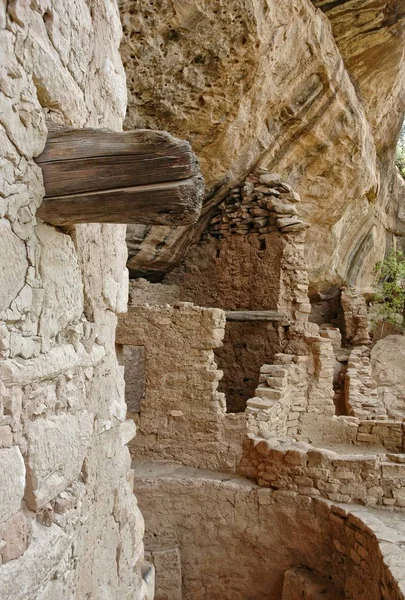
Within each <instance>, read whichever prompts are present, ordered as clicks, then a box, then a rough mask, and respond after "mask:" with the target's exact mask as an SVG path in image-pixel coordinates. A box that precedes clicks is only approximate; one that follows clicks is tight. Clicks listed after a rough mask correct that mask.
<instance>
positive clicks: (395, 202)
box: [120, 0, 405, 292]
mask: <svg viewBox="0 0 405 600" xmlns="http://www.w3.org/2000/svg"><path fill="white" fill-rule="evenodd" d="M360 4H361V6H360V5H359V2H358V1H357V0H348V1H346V2H327V1H326V0H325V1H323V0H320V1H315V2H313V3H312V2H310V1H309V0H304V1H302V0H281V1H277V2H276V1H275V0H274V1H273V0H272V1H271V2H265V1H264V0H236V1H234V2H226V1H225V0H220V1H218V2H215V3H211V2H208V1H206V0H190V2H184V1H182V0H174V1H173V2H170V3H167V2H164V1H159V2H153V3H146V4H143V5H140V4H139V3H138V2H136V1H135V0H121V2H120V6H121V12H122V21H123V27H124V34H125V40H124V42H123V44H122V46H121V53H122V56H123V60H124V66H125V68H126V72H127V81H128V88H129V105H128V114H127V120H126V127H128V128H132V127H140V126H146V127H155V128H161V129H169V130H170V131H171V132H173V133H174V134H175V135H178V136H179V137H184V138H187V139H189V140H190V141H191V143H192V145H193V148H194V150H195V151H196V153H197V155H198V157H199V159H200V161H201V166H202V170H203V173H204V176H205V179H206V183H207V188H208V195H207V199H206V203H205V208H204V209H203V214H202V217H201V218H200V221H199V223H198V224H197V225H196V226H194V227H192V228H184V229H183V228H181V229H180V228H177V229H174V230H171V231H168V229H167V228H156V227H152V228H140V227H137V228H134V230H133V232H132V234H131V235H130V236H129V237H130V246H131V254H132V258H131V260H130V262H129V266H130V268H131V269H132V270H133V271H134V272H140V273H141V274H142V273H144V274H145V273H146V274H148V275H149V276H155V277H156V276H157V275H161V274H163V273H164V272H166V271H167V270H168V269H170V268H171V267H172V266H173V264H174V263H175V262H176V261H178V260H179V259H181V257H182V256H183V255H184V253H185V251H186V250H187V248H188V246H189V245H190V243H193V242H195V241H196V240H198V239H199V238H200V236H201V234H202V232H203V230H204V229H205V227H206V225H207V222H208V221H209V220H210V217H211V216H212V212H213V209H214V206H215V205H217V204H219V203H220V202H221V200H222V199H223V198H224V196H225V195H226V194H227V192H228V191H229V189H231V188H233V187H234V186H235V185H236V184H238V183H239V182H240V181H241V180H242V178H244V177H245V176H246V175H247V174H248V173H249V172H250V171H252V170H253V167H255V166H257V165H262V166H267V167H269V169H270V170H274V171H277V172H278V173H280V174H281V176H282V177H283V178H284V180H287V181H289V182H290V183H291V184H292V185H293V187H294V188H296V189H298V191H299V192H300V194H301V196H302V199H303V211H302V215H303V216H304V218H305V219H306V220H307V221H309V222H310V223H311V224H312V227H311V229H310V233H309V243H308V248H307V260H308V264H309V267H310V271H309V275H310V280H311V282H312V285H313V288H314V289H317V290H320V291H323V292H325V291H327V290H328V289H329V288H331V287H334V286H337V285H340V284H341V283H342V282H348V283H351V284H356V285H359V286H361V287H362V288H363V289H364V288H366V287H367V286H369V285H370V284H371V280H372V270H373V267H374V264H375V263H376V261H377V260H379V259H380V258H381V257H382V255H383V253H384V249H385V246H386V243H389V244H391V243H392V238H393V236H397V235H403V234H404V216H403V212H404V210H403V196H404V193H403V185H402V184H401V182H399V181H397V175H396V171H395V168H394V164H393V156H394V148H395V143H396V137H397V134H398V132H399V129H400V126H401V124H402V118H403V112H404V103H405V94H404V81H405V69H404V61H405V53H404V43H403V40H404V16H405V13H404V7H403V3H402V2H401V1H400V0H377V1H375V0H365V1H364V2H361V3H360ZM401 215H402V216H401Z"/></svg>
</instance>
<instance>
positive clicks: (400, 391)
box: [371, 335, 405, 420]
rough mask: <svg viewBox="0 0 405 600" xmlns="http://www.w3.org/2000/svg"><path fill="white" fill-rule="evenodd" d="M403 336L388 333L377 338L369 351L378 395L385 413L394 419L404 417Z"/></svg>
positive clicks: (404, 346) (404, 355) (404, 348)
mask: <svg viewBox="0 0 405 600" xmlns="http://www.w3.org/2000/svg"><path fill="white" fill-rule="evenodd" d="M404 365H405V337H404V336H402V335H389V336H387V337H385V338H384V339H382V340H379V341H378V342H377V343H376V345H375V346H374V348H373V349H372V351H371V366H372V371H373V378H374V380H375V381H376V383H377V390H378V396H379V398H380V400H381V402H382V403H383V404H384V406H385V408H386V410H387V413H388V415H389V416H390V417H393V418H395V419H400V420H401V419H403V418H405V372H404Z"/></svg>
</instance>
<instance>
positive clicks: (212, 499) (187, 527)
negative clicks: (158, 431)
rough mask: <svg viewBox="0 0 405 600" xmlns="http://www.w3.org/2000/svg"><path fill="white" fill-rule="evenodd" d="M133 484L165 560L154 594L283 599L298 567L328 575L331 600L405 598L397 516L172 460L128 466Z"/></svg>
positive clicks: (154, 549) (155, 551)
mask: <svg viewBox="0 0 405 600" xmlns="http://www.w3.org/2000/svg"><path fill="white" fill-rule="evenodd" d="M134 484H135V491H136V495H137V497H138V499H139V503H140V506H141V509H142V512H143V514H144V516H145V523H146V531H147V534H146V538H145V544H146V547H147V548H150V549H151V553H152V555H153V556H154V557H156V558H157V559H158V562H157V565H159V564H162V562H163V560H164V561H165V565H166V568H165V570H164V572H163V573H161V575H160V576H159V574H158V575H157V580H156V600H166V599H168V598H170V600H189V599H193V600H204V599H206V598H210V599H212V600H223V599H226V600H246V598H249V599H252V600H255V599H259V598H260V599H262V598H271V599H275V598H281V597H282V589H283V584H284V581H285V574H286V572H287V571H289V570H290V569H291V568H296V567H306V568H307V569H310V570H311V572H312V573H313V574H314V576H316V575H317V576H321V577H322V576H323V577H326V578H327V579H328V580H329V581H330V582H331V584H333V586H334V588H335V590H336V592H337V594H338V596H337V597H336V596H335V597H333V600H337V599H339V600H341V599H343V598H345V599H346V600H382V599H384V600H402V599H403V597H404V596H403V594H404V591H405V588H404V578H403V568H402V564H403V552H404V551H403V548H402V544H403V541H404V540H405V535H404V533H405V532H404V527H403V523H402V524H401V522H400V519H397V520H396V519H395V515H393V516H391V517H390V515H389V514H388V513H383V514H380V513H377V512H373V511H372V510H370V509H368V508H365V507H364V508H363V507H355V506H351V507H348V506H346V505H345V506H338V505H333V504H331V503H329V502H327V501H325V500H321V499H314V498H309V497H305V496H300V495H299V494H298V493H297V492H293V491H287V492H286V491H281V490H280V491H277V490H270V489H265V488H260V487H258V486H256V485H255V484H253V483H251V482H248V481H246V480H245V479H243V478H240V477H237V476H232V475H228V476H227V475H225V474H223V473H212V472H207V471H196V470H194V469H189V468H188V469H186V468H183V467H179V465H170V464H159V463H157V464H156V463H155V464H139V465H135V482H134ZM390 519H391V520H392V522H391V521H390ZM225 549H226V550H225ZM156 558H155V559H156ZM157 572H159V570H158V566H157ZM180 577H181V578H182V581H183V589H182V590H180V588H179V587H176V585H175V584H176V582H178V581H179V578H180ZM395 578H396V579H397V581H395ZM168 590H170V592H171V593H167V592H168ZM301 591H302V590H300V589H296V590H295V595H293V596H290V597H288V596H287V598H288V600H295V599H296V598H298V597H300V598H301V597H303V596H302V595H301ZM324 597H325V596H324V595H323V596H321V598H324ZM326 598H328V600H332V598H329V597H328V596H326ZM311 600H312V599H311ZM317 600H318V599H317Z"/></svg>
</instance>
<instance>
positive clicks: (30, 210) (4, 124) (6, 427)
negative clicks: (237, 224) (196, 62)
mask: <svg viewBox="0 0 405 600" xmlns="http://www.w3.org/2000/svg"><path fill="white" fill-rule="evenodd" d="M120 38H121V24H120V20H119V15H118V9H117V5H116V3H115V2H113V1H109V0H91V1H90V2H86V1H85V0H71V1H69V2H63V1H62V0H35V1H33V2H28V1H25V0H15V1H14V0H13V1H9V2H6V3H5V2H2V3H1V5H0V57H1V61H0V62H1V67H0V232H1V234H0V280H1V285H0V465H1V466H0V598H1V599H2V600H10V599H11V598H12V599H13V600H34V599H35V600H56V599H58V600H59V599H60V600H64V599H66V600H73V599H75V600H84V599H86V600H90V599H92V600H116V599H117V598H122V599H127V598H128V599H129V598H131V600H134V599H139V600H141V599H142V598H146V594H147V593H148V592H147V589H146V584H145V583H144V582H143V580H142V577H141V563H142V560H143V546H142V534H143V519H142V517H141V515H140V512H139V510H138V508H137V505H136V500H135V497H134V496H133V493H132V485H131V474H130V460H129V452H128V449H127V447H126V444H127V442H128V441H129V440H130V439H131V438H132V437H133V435H134V427H133V425H132V424H131V423H128V422H126V421H125V417H126V407H125V403H124V397H123V373H122V368H121V367H119V366H118V365H117V360H116V355H115V346H114V343H115V327H116V320H117V317H116V314H117V313H119V312H121V311H123V310H125V309H126V302H127V272H126V268H125V261H126V248H125V243H124V235H125V231H124V230H125V227H123V226H109V225H101V226H100V225H97V224H94V225H81V226H77V227H76V228H75V229H74V230H72V231H70V232H66V231H62V230H58V229H55V228H53V227H50V226H48V225H46V224H43V223H41V222H40V221H38V220H37V219H36V217H35V213H36V210H37V208H38V206H39V205H40V203H41V199H42V196H43V193H44V190H43V185H42V175H41V171H40V169H39V167H37V166H36V164H35V162H34V157H35V156H37V155H38V154H40V153H41V151H42V149H43V147H44V145H45V141H46V135H47V127H46V121H45V117H48V118H50V119H52V120H54V121H57V122H59V123H65V124H68V125H71V126H75V127H85V126H91V127H109V128H112V129H120V128H121V125H122V121H123V118H124V114H125V107H126V86H125V77H124V72H123V68H122V63H121V59H120V56H119V53H118V47H119V43H120ZM107 249H108V251H107Z"/></svg>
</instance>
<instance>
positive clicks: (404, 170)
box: [395, 146, 405, 179]
mask: <svg viewBox="0 0 405 600" xmlns="http://www.w3.org/2000/svg"><path fill="white" fill-rule="evenodd" d="M395 164H396V165H397V167H398V169H399V172H400V173H401V175H402V177H403V178H404V179H405V150H404V149H403V148H401V147H400V146H398V147H397V152H396V155H395Z"/></svg>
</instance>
